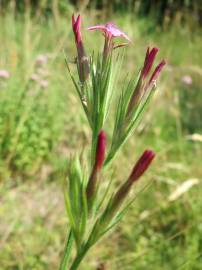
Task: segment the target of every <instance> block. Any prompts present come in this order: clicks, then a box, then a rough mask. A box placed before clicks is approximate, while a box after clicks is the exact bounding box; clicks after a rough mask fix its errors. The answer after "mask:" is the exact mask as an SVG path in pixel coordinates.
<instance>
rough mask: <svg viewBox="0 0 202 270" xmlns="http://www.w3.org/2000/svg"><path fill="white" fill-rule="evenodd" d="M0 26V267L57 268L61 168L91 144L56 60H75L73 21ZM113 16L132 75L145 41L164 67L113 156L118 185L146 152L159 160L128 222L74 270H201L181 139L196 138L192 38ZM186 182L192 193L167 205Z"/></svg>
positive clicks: (197, 85) (195, 191)
mask: <svg viewBox="0 0 202 270" xmlns="http://www.w3.org/2000/svg"><path fill="white" fill-rule="evenodd" d="M93 15H94V14H93V11H90V14H86V17H85V18H84V22H85V25H86V26H88V25H91V23H92V22H93V24H95V21H96V18H94V16H93ZM89 18H91V19H89ZM0 20H1V22H0V40H1V44H0V55H1V56H0V69H7V70H9V72H10V74H11V76H10V78H9V79H8V80H2V79H1V81H0V88H1V89H0V142H1V153H0V176H1V182H0V203H1V207H0V236H1V237H0V239H1V240H0V262H1V263H0V269H2V270H6V269H36V270H41V269H57V267H58V263H59V256H60V255H61V254H60V253H61V252H62V250H63V246H64V238H65V234H66V231H65V226H66V215H65V210H64V209H63V198H62V191H61V190H60V171H61V169H62V168H63V167H64V166H66V162H67V161H66V160H67V158H68V157H69V156H70V153H71V152H72V151H75V150H77V151H78V152H82V148H83V147H84V148H86V145H87V142H88V141H89V138H90V136H89V130H87V128H86V119H85V118H83V116H82V113H81V111H80V109H78V108H80V106H78V102H79V101H78V98H77V96H76V93H75V92H74V89H73V86H72V84H71V81H70V79H69V78H68V74H67V70H66V68H65V63H64V56H63V50H65V52H66V54H67V55H68V56H69V58H70V60H72V59H73V55H74V53H75V52H74V49H73V47H72V46H73V42H72V40H73V35H72V33H71V25H70V15H69V16H68V17H67V18H60V17H59V20H58V21H57V24H56V22H55V21H54V20H52V19H51V18H50V19H48V20H44V19H43V18H40V19H39V18H38V19H37V20H36V19H34V18H33V19H30V18H29V14H25V16H19V17H18V18H17V19H15V18H14V16H13V14H12V12H10V13H9V14H7V15H6V16H5V17H1V18H0ZM111 20H113V21H114V22H115V23H116V24H117V25H119V26H120V28H121V29H125V32H127V33H128V35H129V36H130V37H133V40H134V43H133V45H132V47H129V48H128V49H126V58H125V63H124V64H125V65H126V67H127V70H128V71H129V72H130V73H133V72H137V71H138V70H137V67H138V66H140V64H141V62H142V61H143V56H144V53H145V50H146V48H147V45H156V46H158V47H159V48H160V56H159V58H161V57H162V56H163V57H164V58H165V59H167V62H168V65H167V70H165V72H164V73H165V74H164V76H162V78H161V81H160V87H159V90H158V92H157V93H156V97H155V100H154V101H153V102H152V105H151V106H150V110H149V111H148V112H147V113H146V115H145V117H144V121H143V124H142V125H141V126H140V127H139V128H138V131H137V132H136V135H135V136H133V137H132V138H131V139H130V145H129V146H128V147H125V148H124V151H123V153H122V154H119V162H117V164H116V166H117V170H116V171H115V172H114V173H115V175H116V176H117V181H122V179H123V177H124V176H125V175H126V174H127V171H128V170H129V168H131V166H132V164H133V163H134V160H135V158H136V157H137V156H138V154H139V153H140V152H142V150H144V149H145V148H147V147H152V148H154V150H155V152H157V153H158V155H157V158H156V161H155V162H154V165H153V168H152V169H151V170H150V172H149V173H148V174H147V176H146V179H143V181H140V183H139V185H138V186H137V192H138V190H141V188H143V187H144V185H146V184H148V183H150V185H149V187H148V188H146V189H145V190H144V192H142V193H141V195H140V196H138V199H137V201H136V203H135V204H134V205H133V206H132V207H131V209H130V212H129V213H128V214H127V216H126V217H125V219H127V220H125V221H124V222H123V223H121V224H120V225H119V227H118V228H117V229H116V231H115V232H113V233H112V234H110V237H109V238H108V239H104V240H103V241H102V242H100V244H99V245H98V246H97V248H96V249H93V250H92V252H91V254H90V256H89V257H88V258H87V261H86V263H85V264H83V265H82V267H81V269H86V270H89V269H96V267H97V265H98V263H99V262H102V261H106V262H107V266H108V269H110V270H113V269H117V268H120V269H124V270H127V269H128V270H132V269H136V270H137V269H151V270H152V269H157V270H158V269H165V270H167V269H169V270H171V269H172V270H173V269H186V270H192V269H194V270H197V269H201V268H202V254H201V250H202V241H201V239H202V219H201V213H200V209H201V207H202V198H201V191H202V186H201V176H202V169H201V157H202V151H201V141H200V140H201V137H200V136H198V137H197V136H195V137H194V136H192V137H190V136H188V135H190V134H194V133H199V134H201V133H202V130H201V124H200V113H201V102H200V99H201V97H202V94H201V93H200V89H201V83H202V80H201V73H202V67H201V62H200V61H201V57H202V53H201V46H202V40H201V37H200V35H199V34H198V35H196V34H192V33H190V32H189V31H188V30H186V29H180V28H178V27H176V28H173V29H172V30H170V31H169V32H162V31H161V30H158V29H157V30H155V29H154V26H153V25H152V22H150V21H147V20H146V19H144V20H136V19H135V18H133V17H131V16H125V17H118V16H117V17H115V18H111ZM99 22H100V21H99ZM85 38H86V44H87V45H86V47H88V46H94V48H96V47H97V44H101V37H100V35H98V34H96V33H86V35H85ZM99 46H101V45H99ZM41 54H43V55H48V59H49V60H48V62H47V64H45V65H43V67H42V70H41V71H40V72H42V74H41V76H42V79H43V80H46V81H47V82H48V86H47V87H46V88H43V87H41V86H40V83H41V80H42V79H41V80H39V81H36V82H33V81H31V80H30V78H31V76H32V75H33V73H36V72H39V71H37V67H36V64H35V62H36V58H37V56H38V55H41ZM126 67H125V66H124V71H125V69H126ZM124 73H125V72H124ZM185 75H186V76H190V77H191V80H192V82H191V84H187V83H186V80H184V79H183V77H184V76H185ZM121 83H124V82H123V81H122V82H120V84H121ZM115 91H116V89H115ZM117 91H118V90H117ZM109 130H110V123H109V126H108V131H109ZM188 179H192V183H195V185H196V186H194V185H193V187H192V188H191V189H190V190H187V192H185V194H183V195H182V196H180V193H179V192H178V197H177V198H176V199H175V200H171V199H169V198H170V195H171V194H172V193H173V192H174V191H175V190H176V188H177V187H178V186H179V185H181V184H182V183H183V182H185V181H187V180H188ZM193 179H195V180H197V181H195V182H194V181H193ZM94 258H96V260H95V259H94Z"/></svg>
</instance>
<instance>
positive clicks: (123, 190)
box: [105, 150, 155, 221]
mask: <svg viewBox="0 0 202 270" xmlns="http://www.w3.org/2000/svg"><path fill="white" fill-rule="evenodd" d="M154 156H155V154H154V152H152V151H151V150H146V151H145V152H144V153H143V154H142V156H141V157H140V158H139V160H138V161H137V162H136V164H135V166H134V168H133V170H132V172H131V174H130V176H129V178H128V180H127V181H126V182H125V183H123V184H122V185H121V187H120V188H119V190H118V191H117V192H116V194H115V195H114V197H113V199H112V202H111V206H110V209H107V214H106V217H105V220H106V221H109V220H110V219H111V218H112V217H113V216H114V214H115V213H116V212H117V210H118V209H119V207H120V206H121V204H122V202H123V201H124V199H125V198H126V197H127V195H128V193H129V191H130V189H131V186H132V185H133V183H134V182H135V181H136V180H137V179H138V178H140V176H142V174H143V173H144V172H145V171H146V170H147V168H148V167H149V165H150V164H151V162H152V160H153V158H154Z"/></svg>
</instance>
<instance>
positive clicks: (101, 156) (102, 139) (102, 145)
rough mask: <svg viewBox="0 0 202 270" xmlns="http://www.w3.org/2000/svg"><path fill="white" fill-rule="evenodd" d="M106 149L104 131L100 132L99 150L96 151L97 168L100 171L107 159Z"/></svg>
mask: <svg viewBox="0 0 202 270" xmlns="http://www.w3.org/2000/svg"><path fill="white" fill-rule="evenodd" d="M105 148H106V135H105V132H104V131H103V130H101V131H100V133H99V135H98V142H97V149H96V161H95V166H96V168H97V169H98V170H100V169H101V168H102V165H103V162H104V158H105Z"/></svg>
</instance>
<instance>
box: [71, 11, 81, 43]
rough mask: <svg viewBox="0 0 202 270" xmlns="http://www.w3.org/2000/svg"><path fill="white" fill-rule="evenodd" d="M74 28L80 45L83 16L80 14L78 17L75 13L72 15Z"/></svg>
mask: <svg viewBox="0 0 202 270" xmlns="http://www.w3.org/2000/svg"><path fill="white" fill-rule="evenodd" d="M72 29H73V32H74V36H75V40H76V43H77V45H78V43H79V42H81V30H80V29H81V16H80V15H79V16H78V17H77V18H76V19H75V16H74V14H73V15H72Z"/></svg>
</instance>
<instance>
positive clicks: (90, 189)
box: [86, 130, 106, 200]
mask: <svg viewBox="0 0 202 270" xmlns="http://www.w3.org/2000/svg"><path fill="white" fill-rule="evenodd" d="M105 148H106V135H105V132H104V131H103V130H101V131H100V133H99V135H98V141H97V148H96V156H95V164H94V166H93V169H92V172H91V175H90V178H89V181H88V185H87V189H86V195H87V198H88V200H90V199H91V198H92V196H93V195H94V194H95V191H96V185H97V175H98V172H99V171H100V170H101V168H102V165H103V162H104V159H105Z"/></svg>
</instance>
